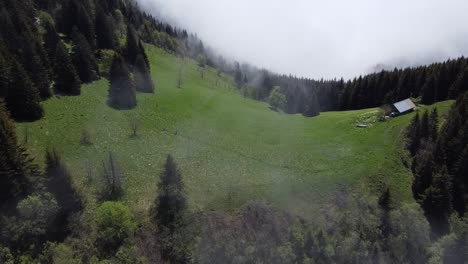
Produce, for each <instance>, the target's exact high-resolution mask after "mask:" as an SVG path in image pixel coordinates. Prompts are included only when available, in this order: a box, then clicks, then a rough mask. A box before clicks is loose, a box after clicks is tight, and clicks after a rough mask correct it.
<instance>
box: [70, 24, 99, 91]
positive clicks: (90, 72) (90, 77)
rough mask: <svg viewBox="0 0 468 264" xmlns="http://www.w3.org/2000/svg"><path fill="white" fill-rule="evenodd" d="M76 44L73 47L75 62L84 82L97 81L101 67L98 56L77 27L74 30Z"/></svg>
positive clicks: (73, 36)
mask: <svg viewBox="0 0 468 264" xmlns="http://www.w3.org/2000/svg"><path fill="white" fill-rule="evenodd" d="M72 38H73V42H74V46H73V49H72V54H73V63H74V65H75V68H76V70H77V72H78V75H79V76H80V79H81V81H82V82H84V83H88V82H92V81H95V80H97V79H98V78H99V69H98V66H97V63H96V58H95V57H94V53H93V51H92V50H91V47H90V46H89V44H88V41H86V38H85V37H84V36H83V35H82V34H81V33H80V32H78V30H77V28H75V29H74V31H73V35H72Z"/></svg>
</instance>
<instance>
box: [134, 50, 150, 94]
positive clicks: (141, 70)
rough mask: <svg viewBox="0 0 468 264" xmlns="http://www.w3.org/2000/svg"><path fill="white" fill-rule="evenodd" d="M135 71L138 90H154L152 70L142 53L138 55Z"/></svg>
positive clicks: (145, 91)
mask: <svg viewBox="0 0 468 264" xmlns="http://www.w3.org/2000/svg"><path fill="white" fill-rule="evenodd" d="M134 72H135V84H136V89H137V91H140V92H144V93H152V92H154V84H153V80H151V74H150V71H149V69H148V66H147V64H146V62H145V60H144V58H143V56H142V55H141V54H139V55H138V56H137V59H136V63H135V68H134Z"/></svg>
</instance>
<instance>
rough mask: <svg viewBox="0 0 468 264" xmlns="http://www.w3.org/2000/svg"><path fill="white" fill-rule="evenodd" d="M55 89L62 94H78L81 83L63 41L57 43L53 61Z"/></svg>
mask: <svg viewBox="0 0 468 264" xmlns="http://www.w3.org/2000/svg"><path fill="white" fill-rule="evenodd" d="M54 75H55V90H56V91H57V92H58V93H60V94H64V95H80V93H81V84H80V79H79V77H78V74H77V73H76V69H75V67H74V66H73V64H72V61H71V58H70V55H69V54H68V51H67V48H66V47H65V44H63V42H61V41H60V42H59V43H58V44H57V49H56V52H55V63H54Z"/></svg>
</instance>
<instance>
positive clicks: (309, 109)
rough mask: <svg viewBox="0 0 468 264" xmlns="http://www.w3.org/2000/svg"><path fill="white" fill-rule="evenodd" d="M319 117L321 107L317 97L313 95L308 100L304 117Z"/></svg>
mask: <svg viewBox="0 0 468 264" xmlns="http://www.w3.org/2000/svg"><path fill="white" fill-rule="evenodd" d="M318 115H320V105H319V102H318V99H317V95H316V94H315V93H312V95H311V96H310V98H309V99H308V100H307V104H306V107H305V112H304V116H307V117H314V116H318Z"/></svg>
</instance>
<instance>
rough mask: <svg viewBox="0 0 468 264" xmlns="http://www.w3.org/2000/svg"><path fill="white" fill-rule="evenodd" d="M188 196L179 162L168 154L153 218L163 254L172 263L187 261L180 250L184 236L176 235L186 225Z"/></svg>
mask: <svg viewBox="0 0 468 264" xmlns="http://www.w3.org/2000/svg"><path fill="white" fill-rule="evenodd" d="M186 210H187V198H186V194H185V190H184V184H183V181H182V175H181V174H180V172H179V170H178V168H177V164H176V163H175V162H174V159H173V158H172V156H171V155H168V156H167V159H166V163H165V165H164V171H163V172H162V173H161V175H160V181H159V184H158V197H157V198H156V201H155V207H154V208H153V212H152V218H153V222H154V223H155V224H156V226H157V228H158V231H159V234H160V236H161V240H162V241H163V244H164V245H163V246H162V248H161V254H162V256H163V258H164V259H165V260H168V261H169V262H170V263H186V262H187V255H186V254H185V253H184V252H183V251H182V252H181V251H180V249H179V247H183V246H184V245H181V244H180V243H182V244H184V243H188V241H185V242H183V240H184V239H183V238H182V237H179V236H178V235H176V233H177V232H180V230H181V228H183V227H184V226H185V225H186V219H185V214H186Z"/></svg>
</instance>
